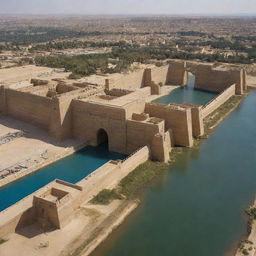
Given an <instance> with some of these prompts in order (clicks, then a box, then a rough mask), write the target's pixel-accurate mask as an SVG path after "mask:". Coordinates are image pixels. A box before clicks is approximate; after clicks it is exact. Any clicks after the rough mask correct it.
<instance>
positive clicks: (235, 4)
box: [0, 0, 256, 16]
mask: <svg viewBox="0 0 256 256" xmlns="http://www.w3.org/2000/svg"><path fill="white" fill-rule="evenodd" d="M253 2H254V3H253ZM255 2H256V0H215V1H205V0H194V1H193V4H192V3H191V1H189V0H179V2H177V1H174V0H140V1H139V0H126V1H124V2H122V3H121V1H120V0H119V1H118V0H9V1H6V0H0V14H1V15H4V14H6V15H8V14H9V15H37V14H41V15H171V16H176V15H178V16H182V15H183V16H184V15H192V16H207V15H213V16H255V14H256V3H255Z"/></svg>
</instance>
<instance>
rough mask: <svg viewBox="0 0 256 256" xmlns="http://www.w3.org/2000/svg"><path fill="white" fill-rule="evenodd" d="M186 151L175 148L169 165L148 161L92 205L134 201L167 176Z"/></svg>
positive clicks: (94, 200)
mask: <svg viewBox="0 0 256 256" xmlns="http://www.w3.org/2000/svg"><path fill="white" fill-rule="evenodd" d="M183 151H184V148H180V147H175V148H173V149H172V152H171V154H170V161H169V164H165V163H160V162H153V161H147V162H145V163H143V164H142V165H140V166H138V167H137V168H136V169H134V170H133V171H132V172H131V173H130V174H128V175H127V176H126V177H125V178H123V179H122V180H121V181H120V183H119V185H118V187H117V189H116V190H103V191H101V192H100V193H99V194H98V195H97V196H95V197H94V198H93V199H92V201H91V203H93V204H108V203H110V202H111V201H112V200H114V199H122V198H124V197H125V198H126V199H133V198H134V197H136V196H137V195H138V192H139V191H141V189H143V188H144V187H146V186H148V185H149V184H150V182H152V181H153V180H155V178H157V177H161V176H162V175H163V174H165V173H166V172H167V171H168V169H169V167H170V165H171V164H173V163H174V162H175V161H176V160H177V157H178V155H180V154H181V153H182V152H183Z"/></svg>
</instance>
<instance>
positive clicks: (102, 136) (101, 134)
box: [97, 129, 108, 145]
mask: <svg viewBox="0 0 256 256" xmlns="http://www.w3.org/2000/svg"><path fill="white" fill-rule="evenodd" d="M103 143H108V134H107V132H106V131H105V130H104V129H99V130H98V133H97V144H98V145H100V144H103Z"/></svg>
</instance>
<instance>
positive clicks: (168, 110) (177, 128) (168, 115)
mask: <svg viewBox="0 0 256 256" xmlns="http://www.w3.org/2000/svg"><path fill="white" fill-rule="evenodd" d="M145 113H148V114H149V115H150V116H153V117H159V118H161V119H164V120H165V128H166V130H169V129H171V130H172V131H173V138H174V144H175V145H179V146H186V147H191V146H192V145H193V136H192V120H191V109H190V108H182V107H180V106H176V105H162V104H158V103H147V104H146V107H145Z"/></svg>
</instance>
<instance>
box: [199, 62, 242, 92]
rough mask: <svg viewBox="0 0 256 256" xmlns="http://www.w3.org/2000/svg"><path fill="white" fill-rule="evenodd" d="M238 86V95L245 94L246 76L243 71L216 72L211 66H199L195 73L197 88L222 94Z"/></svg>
mask: <svg viewBox="0 0 256 256" xmlns="http://www.w3.org/2000/svg"><path fill="white" fill-rule="evenodd" d="M232 84H236V94H238V95H241V94H243V91H244V89H246V74H245V71H244V70H241V71H236V70H232V71H222V70H214V69H212V66H211V65H199V66H198V67H197V70H196V73H195V88H196V89H201V90H206V91H210V92H218V93H220V92H222V91H224V90H225V89H227V88H228V87H229V86H230V85H232Z"/></svg>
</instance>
